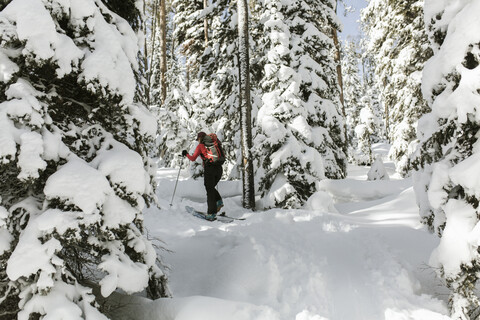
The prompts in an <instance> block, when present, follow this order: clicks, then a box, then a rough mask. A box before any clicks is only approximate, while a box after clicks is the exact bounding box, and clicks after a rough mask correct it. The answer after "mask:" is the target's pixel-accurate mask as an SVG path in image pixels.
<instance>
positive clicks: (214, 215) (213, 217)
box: [205, 213, 217, 221]
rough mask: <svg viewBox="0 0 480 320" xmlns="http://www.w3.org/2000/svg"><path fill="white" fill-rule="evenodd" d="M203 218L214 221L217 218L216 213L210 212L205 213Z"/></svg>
mask: <svg viewBox="0 0 480 320" xmlns="http://www.w3.org/2000/svg"><path fill="white" fill-rule="evenodd" d="M205 219H207V220H208V221H215V220H217V215H216V214H214V213H212V214H206V215H205Z"/></svg>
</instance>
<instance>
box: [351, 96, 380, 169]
mask: <svg viewBox="0 0 480 320" xmlns="http://www.w3.org/2000/svg"><path fill="white" fill-rule="evenodd" d="M365 98H366V99H368V98H367V97H365ZM364 100H365V99H364ZM364 104H365V105H366V106H365V107H364V108H362V109H361V110H360V114H359V122H358V125H357V126H356V127H355V135H356V141H357V143H358V146H357V149H356V152H355V153H354V159H355V162H356V163H357V164H360V165H371V164H372V163H373V153H372V142H373V141H372V140H373V135H374V134H375V132H377V125H376V124H377V121H376V117H375V115H374V114H373V111H372V109H371V108H370V104H369V103H368V102H364Z"/></svg>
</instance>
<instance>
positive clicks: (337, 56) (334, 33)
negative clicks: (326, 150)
mask: <svg viewBox="0 0 480 320" xmlns="http://www.w3.org/2000/svg"><path fill="white" fill-rule="evenodd" d="M337 7H338V5H337V2H336V1H335V12H337ZM332 38H333V43H334V45H335V57H334V58H335V62H336V64H337V78H338V85H339V86H340V103H341V104H342V114H343V120H344V130H345V146H348V132H347V113H346V112H345V98H344V96H343V77H342V64H341V57H340V43H339V41H338V35H337V29H335V28H333V27H332Z"/></svg>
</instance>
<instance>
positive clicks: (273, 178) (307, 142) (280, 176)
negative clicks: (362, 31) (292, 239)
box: [254, 0, 346, 208]
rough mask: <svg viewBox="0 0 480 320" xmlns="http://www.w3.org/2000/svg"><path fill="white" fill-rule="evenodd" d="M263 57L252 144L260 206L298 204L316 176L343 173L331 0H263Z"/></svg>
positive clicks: (311, 188)
mask: <svg viewBox="0 0 480 320" xmlns="http://www.w3.org/2000/svg"><path fill="white" fill-rule="evenodd" d="M264 6H265V7H264V12H263V18H262V19H263V21H265V23H264V26H265V37H266V38H265V39H266V40H265V47H266V50H267V59H268V61H267V63H266V65H265V77H264V78H263V79H262V88H263V90H264V94H263V98H262V101H263V105H262V107H261V108H260V110H259V113H258V119H257V126H258V129H257V130H258V131H257V137H256V142H255V143H254V145H255V146H256V148H257V155H258V157H259V158H260V159H262V160H263V163H262V170H259V172H258V175H259V176H260V177H261V181H260V188H261V191H262V193H263V198H264V206H265V207H272V206H278V207H286V208H288V207H299V206H301V205H302V204H303V203H304V202H305V201H306V200H307V199H308V197H309V196H310V195H311V194H313V193H314V192H315V182H316V181H318V180H319V179H322V178H323V177H324V176H328V177H332V178H341V177H344V175H345V167H346V163H345V162H346V159H345V154H344V152H343V147H344V146H343V144H344V143H345V141H344V133H343V121H342V116H341V115H340V112H339V109H340V101H339V88H338V84H337V74H336V66H335V63H334V61H333V56H332V50H333V41H332V39H331V38H330V37H329V36H327V35H330V34H331V29H330V27H331V26H338V22H337V17H336V14H335V12H334V9H333V4H332V2H331V1H306V0H305V1H278V0H266V1H264Z"/></svg>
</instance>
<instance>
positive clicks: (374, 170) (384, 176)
mask: <svg viewBox="0 0 480 320" xmlns="http://www.w3.org/2000/svg"><path fill="white" fill-rule="evenodd" d="M367 180H368V181H374V180H390V177H389V176H388V172H387V170H386V169H385V166H384V164H383V161H382V158H381V157H379V156H377V158H376V159H375V161H374V162H373V163H372V167H371V168H370V170H368V173H367Z"/></svg>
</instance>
